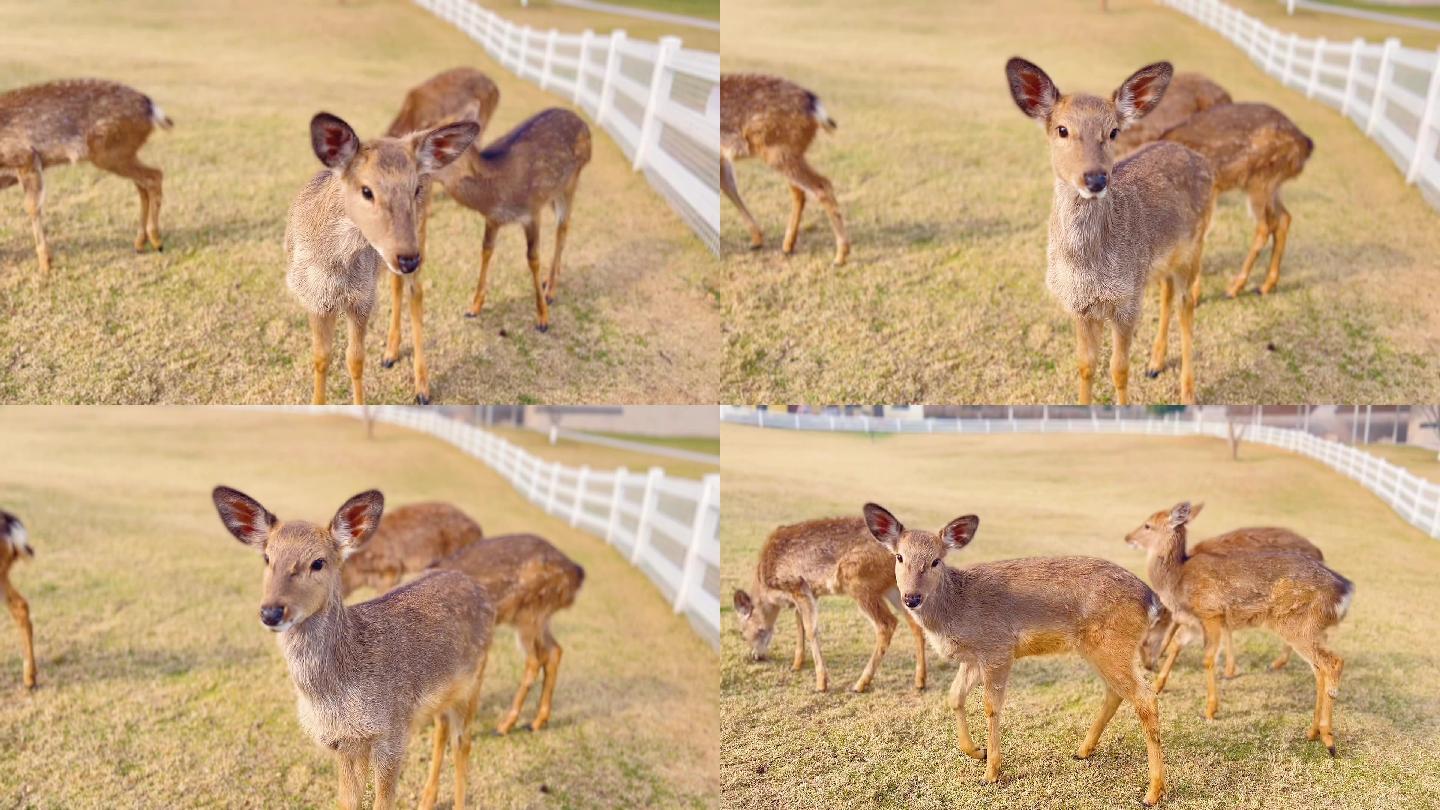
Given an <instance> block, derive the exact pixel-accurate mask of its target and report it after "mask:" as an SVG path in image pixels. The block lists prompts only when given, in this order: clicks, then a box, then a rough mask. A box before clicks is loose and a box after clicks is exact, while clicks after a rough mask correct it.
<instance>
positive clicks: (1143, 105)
mask: <svg viewBox="0 0 1440 810" xmlns="http://www.w3.org/2000/svg"><path fill="white" fill-rule="evenodd" d="M1172 72H1173V68H1172V67H1171V66H1170V63H1168V62H1156V63H1154V64H1152V65H1147V66H1145V67H1143V68H1141V69H1140V70H1138V71H1136V72H1135V73H1134V74H1133V75H1131V76H1130V77H1129V78H1128V79H1126V80H1125V81H1124V82H1122V83H1121V85H1120V87H1119V88H1117V89H1116V90H1115V92H1114V94H1112V96H1111V97H1110V98H1100V97H1098V96H1092V95H1087V94H1083V93H1076V94H1071V95H1062V94H1061V93H1060V91H1059V89H1057V88H1056V86H1055V83H1054V82H1053V81H1051V79H1050V77H1049V76H1047V75H1046V74H1045V72H1044V71H1043V70H1041V69H1040V68H1039V67H1036V66H1035V65H1034V64H1032V63H1030V62H1027V61H1026V60H1024V59H1021V58H1019V57H1015V58H1012V59H1011V60H1010V61H1009V62H1008V63H1007V64H1006V66H1005V73H1006V76H1007V77H1008V79H1009V82H1010V93H1011V96H1012V97H1013V98H1014V100H1015V104H1016V105H1017V106H1019V108H1020V110H1021V112H1023V113H1025V115H1027V116H1029V117H1031V118H1033V119H1034V120H1036V121H1038V122H1040V123H1041V124H1043V126H1044V130H1045V134H1046V138H1047V140H1048V141H1049V144H1050V164H1051V168H1052V170H1053V174H1054V194H1053V200H1052V204H1051V211H1050V228H1049V245H1048V247H1047V250H1046V255H1047V262H1048V269H1047V271H1046V274H1045V285H1046V287H1047V288H1048V289H1049V291H1050V294H1051V295H1052V296H1053V297H1054V298H1055V299H1056V301H1057V302H1059V304H1060V306H1061V308H1062V309H1064V310H1065V311H1066V312H1068V313H1069V314H1070V316H1071V318H1072V320H1073V321H1074V324H1075V335H1076V338H1077V341H1076V342H1077V350H1076V356H1077V359H1078V366H1079V382H1080V394H1079V400H1080V404H1082V405H1089V404H1090V403H1091V400H1092V394H1093V380H1094V376H1095V363H1096V359H1097V356H1098V354H1099V348H1100V340H1101V334H1100V333H1101V329H1102V328H1103V327H1104V326H1105V324H1107V323H1108V324H1109V325H1110V331H1111V354H1110V379H1111V381H1112V383H1113V384H1114V386H1115V402H1116V404H1119V405H1127V404H1129V402H1130V397H1129V381H1130V341H1131V338H1132V337H1133V336H1134V333H1135V328H1136V326H1137V325H1138V323H1139V320H1140V315H1141V310H1142V304H1143V297H1144V292H1145V286H1146V284H1147V282H1148V281H1149V280H1150V279H1151V278H1152V277H1153V278H1157V279H1158V280H1159V283H1160V328H1159V330H1158V332H1157V333H1156V336H1155V344H1154V346H1153V348H1152V350H1151V354H1150V362H1149V365H1148V366H1147V368H1146V372H1145V374H1146V376H1147V377H1148V378H1150V379H1155V378H1157V377H1159V376H1160V373H1161V372H1162V371H1163V370H1164V368H1165V359H1166V351H1167V341H1168V336H1169V328H1170V310H1171V301H1172V299H1173V298H1174V294H1175V288H1176V287H1177V286H1178V287H1179V288H1180V356H1181V360H1180V400H1181V401H1182V402H1184V403H1186V404H1192V403H1194V401H1195V374H1194V368H1193V358H1192V354H1193V344H1194V326H1195V298H1194V295H1193V289H1194V286H1195V284H1194V282H1195V279H1196V278H1198V277H1199V275H1200V268H1201V259H1202V254H1203V252H1204V245H1205V232H1206V230H1207V229H1208V228H1209V223H1210V216H1211V213H1212V211H1213V209H1214V204H1215V193H1214V184H1215V178H1214V174H1213V172H1212V171H1211V169H1210V166H1209V164H1208V163H1207V162H1206V160H1205V158H1204V157H1202V156H1201V155H1199V154H1198V153H1196V152H1195V151H1193V150H1191V149H1187V148H1185V147H1183V146H1181V145H1179V144H1174V143H1157V144H1152V145H1150V146H1147V147H1145V148H1144V149H1141V150H1140V151H1138V152H1136V153H1135V154H1133V155H1131V156H1130V157H1128V158H1126V159H1124V160H1121V161H1120V162H1118V163H1116V162H1115V159H1114V143H1115V139H1116V138H1118V137H1119V136H1120V131H1121V129H1123V128H1125V127H1127V126H1129V125H1131V124H1133V123H1134V122H1136V121H1139V120H1140V119H1142V118H1144V117H1145V115H1146V114H1148V113H1149V112H1150V111H1151V110H1153V109H1155V107H1156V105H1158V104H1159V103H1160V99H1161V97H1162V96H1163V94H1164V92H1165V88H1166V86H1167V85H1168V84H1169V82H1170V77H1171V74H1172Z"/></svg>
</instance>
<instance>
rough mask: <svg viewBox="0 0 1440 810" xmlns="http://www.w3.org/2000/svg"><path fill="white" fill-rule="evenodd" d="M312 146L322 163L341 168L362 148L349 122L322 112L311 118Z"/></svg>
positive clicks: (333, 167)
mask: <svg viewBox="0 0 1440 810" xmlns="http://www.w3.org/2000/svg"><path fill="white" fill-rule="evenodd" d="M310 147H311V148H312V149H314V150H315V157H318V158H320V162H321V163H324V164H325V165H326V166H329V167H330V168H332V169H340V168H343V167H345V166H346V165H348V164H349V163H350V159H351V158H353V157H355V153H356V152H358V151H359V150H360V138H359V137H358V136H356V134H355V130H353V129H351V128H350V125H349V124H347V123H345V122H344V121H341V120H340V119H339V118H336V117H335V116H333V115H331V114H330V113H326V112H322V113H318V114H317V115H316V116H315V117H314V118H312V119H310Z"/></svg>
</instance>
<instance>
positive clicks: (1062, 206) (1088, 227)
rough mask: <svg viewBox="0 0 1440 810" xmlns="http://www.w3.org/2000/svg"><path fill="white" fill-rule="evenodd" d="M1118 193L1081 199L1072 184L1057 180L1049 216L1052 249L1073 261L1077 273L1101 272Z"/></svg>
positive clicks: (1109, 241) (1114, 217)
mask: <svg viewBox="0 0 1440 810" xmlns="http://www.w3.org/2000/svg"><path fill="white" fill-rule="evenodd" d="M1116 219H1117V217H1116V215H1115V192H1114V190H1113V189H1112V190H1110V191H1108V192H1107V193H1106V194H1105V196H1103V197H1089V198H1086V197H1081V196H1080V194H1079V193H1078V192H1077V191H1075V189H1074V188H1073V187H1071V185H1070V184H1069V183H1066V182H1064V181H1063V180H1060V179H1059V178H1056V179H1055V194H1054V202H1053V205H1052V208H1051V215H1050V244H1051V249H1052V250H1055V249H1057V248H1058V249H1059V250H1060V251H1062V252H1063V253H1064V254H1067V255H1068V256H1070V257H1072V260H1073V262H1074V264H1075V265H1076V267H1077V269H1084V268H1092V267H1093V268H1098V267H1100V266H1101V265H1102V264H1103V259H1104V256H1105V254H1106V252H1107V249H1108V248H1109V245H1110V243H1111V240H1112V238H1113V232H1114V228H1115V220H1116Z"/></svg>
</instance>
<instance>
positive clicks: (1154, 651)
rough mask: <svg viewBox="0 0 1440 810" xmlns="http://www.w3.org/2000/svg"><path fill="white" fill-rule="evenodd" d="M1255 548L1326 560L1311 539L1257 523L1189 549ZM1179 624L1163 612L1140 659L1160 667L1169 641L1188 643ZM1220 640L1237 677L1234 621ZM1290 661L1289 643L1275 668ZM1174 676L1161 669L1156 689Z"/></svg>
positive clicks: (1228, 671) (1193, 510)
mask: <svg viewBox="0 0 1440 810" xmlns="http://www.w3.org/2000/svg"><path fill="white" fill-rule="evenodd" d="M1203 508H1205V504H1203V503H1197V504H1195V505H1193V506H1192V507H1190V519H1191V520H1192V521H1193V520H1194V519H1195V516H1196V515H1198V514H1200V510H1201V509H1203ZM1147 539H1153V536H1151V537H1147V536H1127V537H1126V538H1125V541H1126V543H1127V544H1128V545H1130V546H1132V547H1134V548H1138V549H1140V550H1141V551H1149V549H1148V548H1147V547H1144V546H1141V545H1139V543H1140V542H1142V541H1145V540H1147ZM1253 551H1260V552H1274V551H1289V552H1293V553H1296V554H1303V555H1304V556H1306V557H1310V558H1311V559H1313V560H1315V561H1317V562H1324V561H1325V555H1324V554H1323V553H1322V552H1321V551H1320V549H1319V548H1318V547H1317V546H1316V545H1315V544H1314V543H1311V542H1310V541H1309V540H1306V539H1305V538H1304V537H1301V536H1300V535H1298V534H1296V533H1295V532H1292V531H1290V530H1289V529H1281V528H1276V527H1272V526H1253V527H1249V528H1244V529H1236V530H1234V531H1230V532H1226V533H1224V534H1221V535H1216V536H1215V537H1212V538H1210V539H1208V540H1205V541H1203V542H1200V543H1196V544H1195V546H1194V547H1192V548H1189V549H1187V553H1188V554H1190V556H1192V557H1193V556H1195V555H1197V554H1219V555H1226V554H1246V553H1249V552H1253ZM1177 627H1178V625H1176V624H1175V621H1174V616H1173V615H1172V614H1171V613H1170V609H1169V608H1166V609H1164V610H1162V611H1161V612H1160V620H1159V621H1157V622H1156V623H1155V625H1154V626H1153V627H1151V628H1150V631H1149V632H1148V633H1146V634H1145V642H1144V643H1143V644H1142V645H1141V646H1140V662H1141V663H1142V664H1144V665H1145V667H1146V668H1147V669H1151V670H1154V669H1157V668H1158V666H1159V663H1160V658H1161V653H1162V651H1163V650H1164V649H1165V648H1166V646H1167V645H1168V644H1172V643H1173V644H1178V645H1180V646H1182V647H1183V646H1185V645H1186V644H1188V643H1189V642H1190V640H1191V638H1190V632H1189V631H1190V628H1179V630H1180V632H1179V633H1177V632H1176V629H1175V628H1177ZM1220 644H1221V646H1222V647H1224V650H1225V677H1226V678H1233V677H1235V645H1234V643H1233V642H1232V640H1231V638H1230V625H1229V624H1226V625H1225V627H1224V628H1223V629H1222V631H1221V636H1220ZM1289 663H1290V648H1289V647H1288V646H1287V647H1285V648H1284V650H1283V651H1281V653H1280V657H1279V658H1276V659H1275V660H1274V661H1273V662H1272V663H1271V664H1270V668H1271V669H1272V670H1278V669H1282V668H1284V667H1285V665H1286V664H1289ZM1169 677H1170V672H1169V671H1168V670H1167V671H1165V672H1161V673H1160V675H1159V677H1158V678H1157V679H1156V681H1155V691H1157V692H1158V691H1160V690H1162V689H1164V688H1165V683H1166V681H1167V680H1168V679H1169Z"/></svg>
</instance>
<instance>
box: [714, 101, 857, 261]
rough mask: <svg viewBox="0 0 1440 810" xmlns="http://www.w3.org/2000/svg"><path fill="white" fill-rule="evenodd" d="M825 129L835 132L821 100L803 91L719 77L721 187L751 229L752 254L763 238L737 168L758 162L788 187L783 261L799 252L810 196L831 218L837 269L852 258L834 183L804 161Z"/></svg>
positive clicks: (762, 241) (833, 123) (760, 244)
mask: <svg viewBox="0 0 1440 810" xmlns="http://www.w3.org/2000/svg"><path fill="white" fill-rule="evenodd" d="M822 127H823V128H824V129H825V131H826V132H834V131H835V128H836V125H835V121H834V120H832V119H831V118H830V116H828V115H826V114H825V112H824V107H823V106H822V105H821V104H820V99H819V98H818V97H817V96H816V95H815V94H814V93H812V92H810V91H809V90H806V89H805V88H803V87H801V86H800V85H798V84H795V83H794V82H790V81H786V80H785V79H781V78H779V77H778V76H763V75H758V74H751V73H731V74H722V75H721V76H720V187H721V188H722V189H723V190H724V191H725V196H726V197H729V198H730V202H732V203H734V204H735V207H736V208H737V209H739V211H740V216H741V217H743V218H744V220H745V225H746V227H748V228H749V229H750V249H751V250H758V249H759V248H760V247H762V246H763V245H764V244H765V235H764V234H763V233H762V232H761V230H760V226H759V224H757V223H756V222H755V217H754V216H752V215H751V214H750V209H748V208H746V207H745V201H744V200H743V199H741V198H740V189H739V187H738V186H737V185H736V184H735V166H734V162H735V161H737V160H744V159H746V158H751V157H758V158H761V159H762V160H764V161H765V164H766V165H767V166H769V167H770V168H772V169H774V170H775V171H776V172H778V173H779V174H780V176H781V177H784V178H785V180H786V182H788V183H789V184H790V198H791V200H792V201H793V203H794V207H793V208H792V210H791V213H790V223H789V225H788V226H787V227H786V228H785V241H784V243H783V244H782V245H781V250H782V251H784V253H785V255H787V256H788V255H790V254H791V253H793V252H794V251H795V240H796V238H797V237H799V235H800V217H801V215H803V214H804V213H805V195H806V194H807V193H808V194H812V195H814V196H815V197H816V199H818V200H820V204H821V205H823V206H824V207H825V214H826V216H828V217H829V218H830V229H831V230H832V231H834V232H835V262H834V263H835V265H836V266H837V267H838V266H840V265H842V264H844V263H845V258H846V257H847V256H849V255H850V237H849V236H848V235H847V233H846V231H845V218H844V217H843V216H842V215H841V213H840V204H839V202H837V201H836V199H835V190H834V189H833V188H832V187H831V185H830V180H829V179H828V178H826V177H825V176H824V175H822V174H820V173H819V172H817V171H815V169H814V168H813V167H812V166H811V165H810V164H809V163H808V162H806V160H805V152H806V150H808V149H809V148H810V142H811V141H813V140H815V132H816V131H817V130H818V129H820V128H822Z"/></svg>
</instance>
